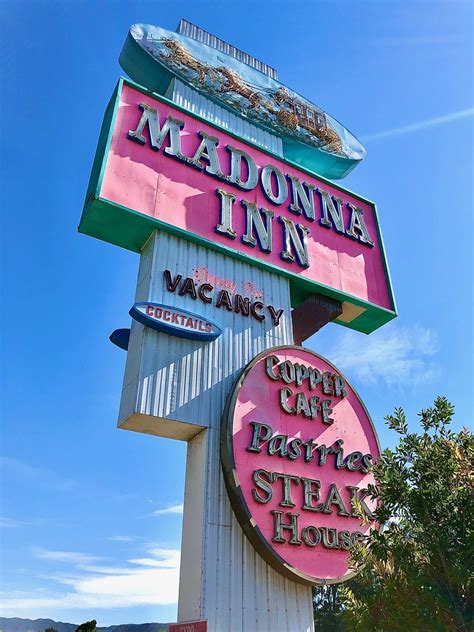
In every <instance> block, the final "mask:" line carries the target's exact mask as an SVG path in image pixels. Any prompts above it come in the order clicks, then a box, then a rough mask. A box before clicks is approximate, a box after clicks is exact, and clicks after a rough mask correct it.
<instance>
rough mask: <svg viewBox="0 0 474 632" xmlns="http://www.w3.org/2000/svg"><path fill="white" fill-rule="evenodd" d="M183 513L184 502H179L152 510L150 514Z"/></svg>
mask: <svg viewBox="0 0 474 632" xmlns="http://www.w3.org/2000/svg"><path fill="white" fill-rule="evenodd" d="M182 513H183V503H177V504H175V505H170V506H169V507H164V508H163V509H156V510H155V511H152V513H151V514H149V515H150V516H162V515H164V514H182Z"/></svg>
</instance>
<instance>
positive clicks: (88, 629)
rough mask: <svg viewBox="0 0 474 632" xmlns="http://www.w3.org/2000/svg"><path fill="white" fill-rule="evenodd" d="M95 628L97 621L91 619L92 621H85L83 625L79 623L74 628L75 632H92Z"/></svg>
mask: <svg viewBox="0 0 474 632" xmlns="http://www.w3.org/2000/svg"><path fill="white" fill-rule="evenodd" d="M96 627H97V621H96V620H95V619H92V621H86V622H85V623H81V625H79V626H78V627H77V628H76V632H94V631H95V630H96Z"/></svg>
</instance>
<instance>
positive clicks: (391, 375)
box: [326, 325, 439, 386]
mask: <svg viewBox="0 0 474 632" xmlns="http://www.w3.org/2000/svg"><path fill="white" fill-rule="evenodd" d="M390 327H391V328H390ZM438 348H439V344H438V337H437V335H436V333H435V332H434V331H433V330H431V329H426V328H423V327H420V326H415V327H411V328H399V327H397V326H390V325H388V326H387V327H385V328H384V329H379V330H378V331H375V332H374V333H372V334H371V335H370V336H365V335H364V334H360V333H358V332H355V331H344V333H342V335H341V336H340V338H339V339H338V340H337V341H336V343H335V344H333V345H332V346H331V347H330V349H329V350H328V351H327V353H326V356H327V357H328V359H330V360H331V361H332V362H334V364H335V365H336V366H337V367H340V368H341V370H342V371H343V372H347V373H348V374H352V375H355V376H356V377H357V378H358V379H359V380H363V381H364V382H366V383H369V384H376V383H377V382H385V383H386V384H389V385H397V384H398V385H402V384H409V385H412V386H414V385H417V384H421V383H423V382H427V381H429V380H431V379H433V378H434V377H436V376H437V375H438V374H439V367H438V366H437V364H436V363H435V362H434V361H433V356H434V355H435V354H436V353H437V351H438Z"/></svg>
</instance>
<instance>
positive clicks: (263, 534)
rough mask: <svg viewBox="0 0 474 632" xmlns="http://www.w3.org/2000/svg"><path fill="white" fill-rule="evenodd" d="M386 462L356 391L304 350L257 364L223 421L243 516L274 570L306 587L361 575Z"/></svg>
mask: <svg viewBox="0 0 474 632" xmlns="http://www.w3.org/2000/svg"><path fill="white" fill-rule="evenodd" d="M379 454H380V450H379V444H378V440H377V436H376V433H375V429H374V426H373V424H372V421H371V419H370V417H369V415H368V413H367V410H366V408H365V406H364V404H363V403H362V401H361V400H360V398H359V396H358V395H357V393H356V392H355V391H354V389H353V388H352V387H351V385H350V384H349V383H348V382H347V380H346V379H345V378H344V377H343V376H342V375H341V374H340V372H339V371H338V370H337V369H336V368H335V367H334V366H333V365H332V364H330V363H329V362H328V361H327V360H325V359H324V358H322V357H320V356H318V355H317V354H315V353H313V352H311V351H308V350H307V349H303V348H302V347H294V346H285V347H274V348H273V349H269V350H268V351H264V352H263V353H261V354H260V355H258V356H257V357H256V358H255V359H254V360H252V362H251V363H250V364H249V365H248V366H247V368H246V369H245V371H244V373H243V375H242V376H241V377H240V378H239V380H238V382H237V384H236V385H235V387H234V390H233V392H232V394H231V396H230V398H229V401H228V404H227V409H226V411H225V413H224V421H223V426H222V436H221V460H222V465H223V470H224V477H225V481H226V486H227V489H228V492H229V496H230V499H231V503H232V507H233V509H234V512H235V513H236V515H237V518H238V519H239V522H240V524H241V526H242V528H243V529H244V531H245V533H246V535H247V537H248V538H249V539H250V541H251V542H252V544H253V545H254V547H255V548H256V549H257V550H258V551H259V553H260V554H261V555H262V556H263V557H264V558H265V559H266V560H267V562H268V563H269V564H271V565H272V566H273V567H274V568H276V569H277V570H278V571H279V572H281V573H282V574H284V575H285V576H287V577H289V578H291V579H293V580H295V581H299V582H302V583H307V584H318V583H336V582H340V581H344V580H346V579H349V578H350V577H352V576H353V574H354V572H353V571H352V570H351V568H350V561H349V557H350V550H351V548H352V547H353V545H354V544H355V543H357V542H361V541H363V540H364V538H365V536H366V535H367V534H368V532H369V531H370V529H371V528H373V526H374V518H373V513H372V512H373V511H374V509H375V507H374V503H373V501H371V499H370V498H369V495H368V491H367V487H368V485H370V484H375V480H374V477H373V475H372V473H371V465H372V464H373V463H374V462H375V461H376V460H377V459H378V457H379ZM355 499H357V500H358V501H359V502H360V505H359V507H360V508H362V511H363V513H364V514H365V516H366V517H367V519H368V523H367V521H364V520H361V519H360V517H358V516H357V515H356V513H355V510H354V505H353V501H354V500H355Z"/></svg>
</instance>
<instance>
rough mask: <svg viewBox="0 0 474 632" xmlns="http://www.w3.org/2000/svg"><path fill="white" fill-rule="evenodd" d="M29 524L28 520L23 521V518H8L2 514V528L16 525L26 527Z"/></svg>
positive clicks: (0, 521)
mask: <svg viewBox="0 0 474 632" xmlns="http://www.w3.org/2000/svg"><path fill="white" fill-rule="evenodd" d="M27 524H29V523H28V522H23V521H22V520H15V519H14V518H7V517H6V516H0V528H2V529H13V528H16V527H24V526H25V525H27Z"/></svg>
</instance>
